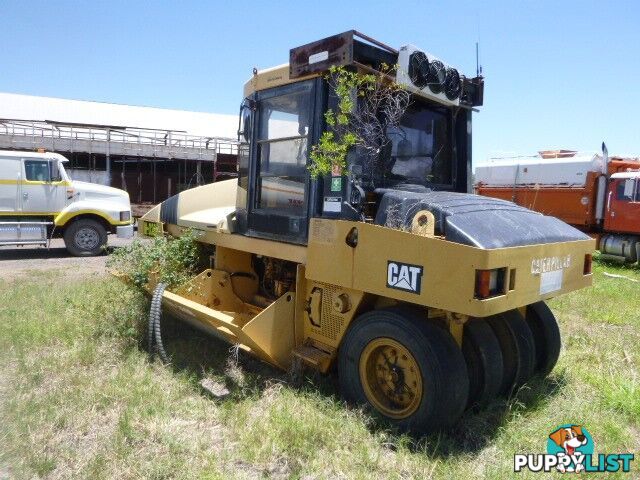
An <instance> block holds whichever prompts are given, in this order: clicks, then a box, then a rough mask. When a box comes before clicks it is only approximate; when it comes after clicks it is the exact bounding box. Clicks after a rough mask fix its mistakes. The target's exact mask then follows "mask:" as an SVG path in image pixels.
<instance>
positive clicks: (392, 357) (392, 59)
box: [140, 31, 594, 432]
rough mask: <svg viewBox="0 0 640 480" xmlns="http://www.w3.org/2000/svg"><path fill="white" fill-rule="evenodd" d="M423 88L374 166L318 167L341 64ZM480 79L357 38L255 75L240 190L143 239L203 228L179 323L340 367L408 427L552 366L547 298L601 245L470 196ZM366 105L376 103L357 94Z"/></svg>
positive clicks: (568, 283) (271, 356)
mask: <svg viewBox="0 0 640 480" xmlns="http://www.w3.org/2000/svg"><path fill="white" fill-rule="evenodd" d="M332 65H336V66H341V67H343V68H346V69H349V70H352V71H358V72H362V73H372V72H374V73H375V72H379V71H381V70H384V67H383V65H396V66H397V69H396V72H395V73H394V74H393V77H392V78H391V79H389V80H390V81H394V82H396V83H398V84H401V85H403V88H406V89H407V90H408V91H409V92H410V93H411V102H410V104H409V106H408V107H407V109H406V111H405V112H404V115H403V116H402V119H401V121H400V122H399V124H398V126H397V127H394V128H393V129H390V131H388V132H386V135H387V136H388V138H389V140H390V145H389V148H385V149H382V150H381V151H380V152H379V158H377V159H376V161H375V162H374V164H373V166H372V165H371V164H367V162H365V160H364V156H363V155H361V154H360V153H361V152H360V151H359V149H358V148H357V147H356V148H354V149H353V150H352V151H350V152H349V154H348V157H347V167H346V169H344V170H341V169H334V170H333V172H332V174H330V175H327V176H325V177H318V178H313V177H312V176H311V175H310V174H309V162H310V156H309V154H310V150H311V148H312V146H313V145H315V144H316V143H317V142H318V141H319V138H320V136H321V134H322V132H324V131H326V130H327V129H329V128H331V127H330V126H328V125H327V124H326V118H325V112H326V111H327V110H328V109H329V108H332V105H333V106H334V107H333V108H335V102H336V95H335V92H334V91H332V88H333V87H332V85H333V82H331V81H330V80H328V76H327V72H328V69H329V68H330V67H331V66H332ZM483 85H484V83H483V78H482V77H480V76H478V77H475V78H466V77H464V76H463V75H462V74H461V73H460V72H459V71H458V70H457V69H455V68H454V67H452V66H449V65H447V64H445V63H444V62H442V61H441V60H439V59H438V58H437V57H434V56H433V55H431V54H429V53H427V52H425V51H423V50H421V49H419V48H417V47H414V46H410V45H408V46H404V47H402V48H400V49H399V50H396V49H393V48H390V47H388V46H386V45H384V44H382V43H380V42H377V41H375V40H374V39H371V38H369V37H366V36H364V35H361V34H359V33H358V32H356V31H349V32H346V33H343V34H340V35H336V36H333V37H329V38H326V39H323V40H320V41H316V42H313V43H310V44H307V45H303V46H301V47H298V48H294V49H292V50H291V51H290V62H289V64H288V65H283V66H279V67H275V68H271V69H267V70H263V71H257V70H254V74H253V76H252V78H251V79H250V80H249V81H248V82H247V83H246V84H245V86H244V100H243V101H242V104H241V108H240V119H239V126H240V128H239V130H240V131H239V139H240V143H241V146H240V156H239V166H238V178H237V180H228V181H224V182H218V183H215V184H211V185H205V186H201V187H198V188H194V189H191V190H186V191H183V192H181V193H180V194H178V195H176V196H174V197H172V198H170V199H168V200H166V201H164V202H163V203H162V204H160V205H157V206H156V207H155V208H154V209H152V210H151V211H150V212H148V213H147V214H146V215H145V216H144V217H143V218H142V220H141V221H140V230H141V232H142V233H143V235H149V236H151V235H153V234H156V233H159V232H163V233H164V234H168V235H172V236H176V237H178V236H180V235H182V234H184V232H185V231H187V230H192V231H195V233H196V235H198V240H199V241H200V242H204V243H206V244H210V245H214V246H215V255H214V256H212V260H211V262H212V263H211V268H209V269H207V270H205V271H203V272H202V273H200V274H199V275H198V276H197V277H196V278H195V279H194V280H193V281H192V282H191V283H190V284H188V285H186V286H184V287H181V288H178V289H175V290H174V291H169V290H165V291H164V293H162V306H163V307H164V308H165V309H166V310H168V311H169V312H171V313H172V314H173V315H174V316H176V317H178V318H179V319H182V320H184V321H187V322H189V323H191V324H194V325H196V326H198V327H200V328H203V329H205V330H207V331H209V332H211V333H212V334H214V335H216V336H219V337H223V338H224V339H226V340H227V341H229V342H232V343H234V344H237V345H239V346H240V348H242V349H244V350H245V351H247V352H250V353H251V354H253V355H255V356H257V357H259V358H261V359H263V360H264V361H266V362H268V363H270V364H272V365H274V366H276V367H279V368H281V369H288V368H291V366H292V365H293V364H294V363H295V364H299V363H302V364H304V365H306V366H308V367H310V368H313V369H316V370H319V371H321V372H330V371H336V373H337V375H338V377H339V382H340V386H341V390H342V394H343V395H344V397H345V398H346V399H347V400H348V401H350V402H351V403H355V404H363V405H369V406H370V407H371V408H372V409H373V410H374V411H377V412H378V413H379V414H380V415H382V416H383V417H385V418H386V419H388V420H389V421H390V422H392V423H394V424H395V425H397V426H398V427H400V428H403V429H410V430H413V431H421V432H424V431H429V430H433V429H435V428H442V427H446V426H448V425H451V424H452V423H453V422H455V421H456V419H457V418H458V417H459V416H460V415H461V414H462V413H463V411H464V410H465V408H469V407H472V406H475V405H482V404H485V403H486V402H488V401H490V400H491V399H493V398H494V397H496V396H499V395H509V394H511V393H512V392H513V391H514V389H516V388H517V387H518V386H520V385H522V384H524V383H525V382H527V381H528V380H529V379H530V378H531V377H532V376H533V375H535V374H541V375H545V374H547V373H549V372H550V370H551V369H552V368H553V366H554V365H555V363H556V360H557V358H558V355H559V351H560V333H559V329H558V325H557V323H556V320H555V318H554V316H553V314H552V313H551V311H550V310H549V308H548V307H547V306H546V305H545V303H544V302H545V301H546V300H547V299H549V298H551V297H554V296H556V295H561V294H564V293H567V292H570V291H573V290H577V289H580V288H583V287H586V286H589V285H590V284H591V282H592V274H591V252H592V251H593V249H594V241H593V240H592V239H590V238H589V237H587V236H586V235H585V234H583V233H581V232H579V231H578V230H576V229H574V228H573V227H570V226H568V225H567V224H565V223H563V222H561V221H559V220H557V219H555V218H552V217H546V216H544V215H541V214H539V213H535V212H533V211H530V210H528V209H525V208H522V207H519V206H517V205H515V204H513V203H511V202H507V201H504V200H499V199H492V198H487V197H480V196H476V195H472V194H469V193H468V192H469V191H470V190H471V116H472V112H473V111H474V110H475V109H477V107H478V106H480V105H481V104H482V97H483ZM357 101H362V100H361V99H360V98H359V99H358V100H357Z"/></svg>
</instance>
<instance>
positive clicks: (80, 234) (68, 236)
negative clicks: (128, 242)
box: [64, 218, 107, 257]
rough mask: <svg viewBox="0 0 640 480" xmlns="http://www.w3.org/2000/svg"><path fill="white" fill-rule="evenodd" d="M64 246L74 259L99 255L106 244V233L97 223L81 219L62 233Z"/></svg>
mask: <svg viewBox="0 0 640 480" xmlns="http://www.w3.org/2000/svg"><path fill="white" fill-rule="evenodd" d="M64 244H65V246H66V247H67V250H68V251H69V253H71V255H75V256H76V257H88V256H92V255H99V254H100V253H102V247H104V246H105V245H106V244H107V231H106V230H105V228H104V227H103V226H102V225H101V224H100V223H99V222H97V221H95V220H91V219H88V218H81V219H79V220H76V221H75V222H73V223H72V224H71V225H69V226H68V227H67V228H66V230H65V231H64Z"/></svg>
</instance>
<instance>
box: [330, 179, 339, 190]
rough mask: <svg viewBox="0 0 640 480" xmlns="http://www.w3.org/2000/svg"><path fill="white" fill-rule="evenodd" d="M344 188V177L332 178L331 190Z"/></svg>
mask: <svg viewBox="0 0 640 480" xmlns="http://www.w3.org/2000/svg"><path fill="white" fill-rule="evenodd" d="M341 190H342V177H332V178H331V191H332V192H339V191H341Z"/></svg>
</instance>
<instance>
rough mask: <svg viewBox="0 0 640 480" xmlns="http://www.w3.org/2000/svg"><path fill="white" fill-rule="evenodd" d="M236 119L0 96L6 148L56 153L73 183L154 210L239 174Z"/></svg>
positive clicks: (0, 136) (0, 141) (0, 129)
mask: <svg viewBox="0 0 640 480" xmlns="http://www.w3.org/2000/svg"><path fill="white" fill-rule="evenodd" d="M237 126H238V119H237V117H236V116H235V115H223V114H215V113H204V112H189V111H183V110H170V109H163V108H153V107H142V106H132V105H120V104H113V103H102V102H89V101H81V100H67V99H61V98H51V97H38V96H31V95H19V94H12V93H0V149H5V150H38V149H45V150H47V151H55V152H57V153H60V154H62V155H65V156H66V157H67V158H68V159H69V160H70V165H69V167H70V168H69V170H70V173H71V175H72V177H73V178H77V179H79V180H88V181H93V182H97V183H103V184H107V185H112V186H115V187H118V188H123V189H125V190H127V191H128V192H129V195H130V197H131V202H132V203H134V204H155V203H157V202H159V201H161V200H163V199H165V198H167V197H168V196H170V195H173V194H175V193H177V192H179V191H181V190H183V189H185V188H189V187H192V186H195V185H200V184H202V183H209V182H212V181H214V180H217V179H221V178H228V177H230V176H234V175H235V165H236V161H237V142H236V130H237Z"/></svg>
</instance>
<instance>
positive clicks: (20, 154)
mask: <svg viewBox="0 0 640 480" xmlns="http://www.w3.org/2000/svg"><path fill="white" fill-rule="evenodd" d="M0 157H5V158H6V157H14V158H41V159H43V160H58V161H60V162H68V161H69V160H68V159H67V158H66V157H64V156H62V155H60V154H59V153H54V152H44V153H40V152H30V151H28V150H27V151H14V150H0Z"/></svg>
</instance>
